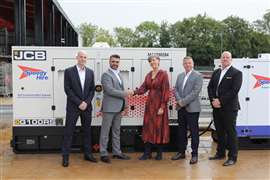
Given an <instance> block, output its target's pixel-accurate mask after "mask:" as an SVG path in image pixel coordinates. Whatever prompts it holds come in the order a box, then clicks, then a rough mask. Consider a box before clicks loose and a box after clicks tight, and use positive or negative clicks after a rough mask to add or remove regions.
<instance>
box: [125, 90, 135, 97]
mask: <svg viewBox="0 0 270 180" xmlns="http://www.w3.org/2000/svg"><path fill="white" fill-rule="evenodd" d="M125 94H126V96H133V95H134V91H133V90H125Z"/></svg>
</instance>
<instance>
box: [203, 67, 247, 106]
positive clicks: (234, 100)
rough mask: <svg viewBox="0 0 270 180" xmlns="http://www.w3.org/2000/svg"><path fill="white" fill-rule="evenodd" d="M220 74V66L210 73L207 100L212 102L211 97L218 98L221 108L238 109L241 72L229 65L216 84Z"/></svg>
mask: <svg viewBox="0 0 270 180" xmlns="http://www.w3.org/2000/svg"><path fill="white" fill-rule="evenodd" d="M220 74H221V69H220V68H219V69H216V70H215V71H214V72H213V74H212V77H211V79H210V82H209V84H208V87H207V89H208V96H209V100H210V101H211V102H212V100H213V98H218V99H219V101H220V103H221V108H222V109H224V110H239V109H240V104H239V100H238V92H239V90H240V88H241V85H242V72H241V71H239V70H238V69H236V68H234V67H233V66H231V67H230V68H229V69H228V71H227V72H226V74H225V75H224V76H223V78H222V80H221V82H220V84H219V85H218V81H219V77H220ZM211 104H212V103H211ZM213 108H214V107H213Z"/></svg>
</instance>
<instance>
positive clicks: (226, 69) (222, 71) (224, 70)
mask: <svg viewBox="0 0 270 180" xmlns="http://www.w3.org/2000/svg"><path fill="white" fill-rule="evenodd" d="M231 66H232V65H230V66H227V67H226V68H224V69H222V68H221V73H220V77H219V81H218V85H219V84H220V82H221V80H222V78H223V77H224V75H225V74H226V72H227V71H228V69H230V67H231Z"/></svg>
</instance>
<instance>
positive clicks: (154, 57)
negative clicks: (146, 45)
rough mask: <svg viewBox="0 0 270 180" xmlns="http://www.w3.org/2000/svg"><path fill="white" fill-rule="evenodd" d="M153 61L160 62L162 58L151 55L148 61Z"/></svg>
mask: <svg viewBox="0 0 270 180" xmlns="http://www.w3.org/2000/svg"><path fill="white" fill-rule="evenodd" d="M152 59H157V60H159V61H160V57H159V56H158V55H151V56H149V57H148V59H147V60H148V62H150V61H152Z"/></svg>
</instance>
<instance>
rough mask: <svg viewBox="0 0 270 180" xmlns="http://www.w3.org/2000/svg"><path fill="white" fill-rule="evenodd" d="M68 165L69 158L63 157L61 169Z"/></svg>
mask: <svg viewBox="0 0 270 180" xmlns="http://www.w3.org/2000/svg"><path fill="white" fill-rule="evenodd" d="M68 164H69V157H68V155H63V161H62V166H63V167H68Z"/></svg>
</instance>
